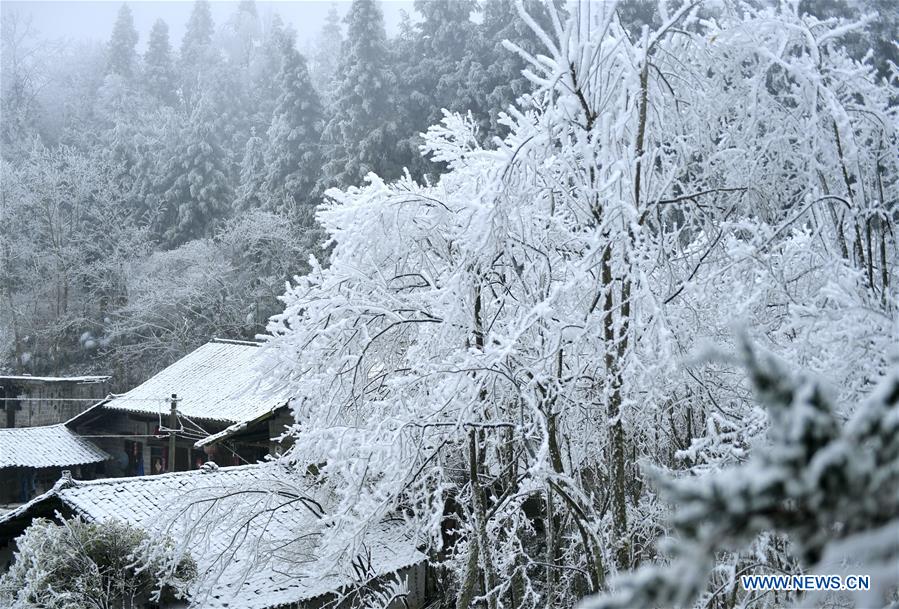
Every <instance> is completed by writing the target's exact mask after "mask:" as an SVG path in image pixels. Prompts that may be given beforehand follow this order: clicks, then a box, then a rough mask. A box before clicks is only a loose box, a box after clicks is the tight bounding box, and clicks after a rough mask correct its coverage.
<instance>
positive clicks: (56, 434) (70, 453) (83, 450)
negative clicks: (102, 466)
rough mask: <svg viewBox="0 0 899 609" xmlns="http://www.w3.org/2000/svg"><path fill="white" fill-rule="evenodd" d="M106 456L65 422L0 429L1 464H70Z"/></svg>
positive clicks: (4, 465)
mask: <svg viewBox="0 0 899 609" xmlns="http://www.w3.org/2000/svg"><path fill="white" fill-rule="evenodd" d="M106 459H109V455H107V454H106V453H105V452H103V451H102V450H100V449H99V448H97V447H96V446H94V445H93V444H91V443H90V442H88V441H87V440H84V439H82V438H80V437H78V436H77V435H75V434H74V433H73V432H72V431H70V430H69V429H68V428H67V427H66V426H65V425H62V424H60V425H47V426H44V427H14V428H10V429H0V467H35V468H39V467H69V466H73V465H82V464H85V463H99V462H100V461H105V460H106Z"/></svg>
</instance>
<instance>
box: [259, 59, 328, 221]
mask: <svg viewBox="0 0 899 609" xmlns="http://www.w3.org/2000/svg"><path fill="white" fill-rule="evenodd" d="M282 52H283V60H282V64H281V70H280V71H279V73H278V83H279V84H280V88H281V93H280V95H279V96H278V101H277V103H276V105H275V111H274V114H273V115H272V123H271V125H270V126H269V129H268V148H267V149H266V151H265V164H266V168H267V175H266V178H265V186H264V190H265V196H266V206H267V207H268V208H269V209H270V211H274V212H280V213H282V214H285V215H287V216H295V215H296V214H297V213H298V210H299V208H300V207H302V206H307V207H309V208H310V210H311V208H313V207H314V206H315V205H316V204H317V203H318V196H319V192H318V191H317V182H318V179H319V177H320V174H321V167H322V155H321V132H322V121H323V118H322V107H321V101H320V100H319V98H318V94H317V93H316V92H315V88H314V87H313V86H312V81H311V80H310V78H309V71H308V70H307V68H306V60H305V59H304V58H303V56H302V55H300V54H299V53H298V52H297V50H296V49H295V48H294V47H293V45H290V46H285V47H284V49H283V50H282ZM307 215H310V216H311V213H309V214H307Z"/></svg>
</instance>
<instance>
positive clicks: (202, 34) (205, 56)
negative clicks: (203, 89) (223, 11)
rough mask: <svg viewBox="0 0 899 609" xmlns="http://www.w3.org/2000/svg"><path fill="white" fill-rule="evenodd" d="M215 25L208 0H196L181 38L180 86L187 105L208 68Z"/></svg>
mask: <svg viewBox="0 0 899 609" xmlns="http://www.w3.org/2000/svg"><path fill="white" fill-rule="evenodd" d="M214 32H215V25H214V23H213V21H212V11H211V10H210V8H209V1H208V0H196V2H194V8H193V11H192V12H191V14H190V19H189V20H188V22H187V31H186V32H185V33H184V38H182V39H181V88H182V95H183V97H184V100H185V102H187V104H188V107H190V103H191V101H192V100H193V99H194V98H195V97H196V91H197V90H198V89H199V87H200V83H199V80H200V76H201V75H202V73H203V72H205V71H206V70H208V69H209V67H210V65H209V64H210V63H211V59H212V55H213V53H212V50H211V48H210V47H211V44H212V35H213V33H214Z"/></svg>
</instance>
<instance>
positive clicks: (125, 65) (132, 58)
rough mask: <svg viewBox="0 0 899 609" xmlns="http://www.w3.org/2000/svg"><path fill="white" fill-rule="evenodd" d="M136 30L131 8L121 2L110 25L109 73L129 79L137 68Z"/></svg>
mask: <svg viewBox="0 0 899 609" xmlns="http://www.w3.org/2000/svg"><path fill="white" fill-rule="evenodd" d="M137 40H138V34H137V30H136V29H135V28H134V17H133V16H132V14H131V8H129V6H128V5H127V4H122V6H121V8H120V9H119V14H118V17H116V21H115V25H113V27H112V37H111V38H110V39H109V51H108V57H109V59H108V66H107V72H108V73H109V74H116V75H117V76H120V77H122V78H124V79H125V80H131V79H132V78H133V77H134V75H135V71H136V70H137Z"/></svg>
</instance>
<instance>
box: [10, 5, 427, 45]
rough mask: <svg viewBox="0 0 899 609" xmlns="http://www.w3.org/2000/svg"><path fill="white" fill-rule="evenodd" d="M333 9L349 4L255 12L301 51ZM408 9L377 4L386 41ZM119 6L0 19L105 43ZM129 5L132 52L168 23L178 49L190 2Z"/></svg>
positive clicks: (217, 16) (216, 10)
mask: <svg viewBox="0 0 899 609" xmlns="http://www.w3.org/2000/svg"><path fill="white" fill-rule="evenodd" d="M332 4H333V5H335V6H336V7H337V10H338V12H339V13H340V15H341V17H343V16H344V15H346V12H347V10H348V9H349V6H350V0H337V1H332V0H282V1H265V0H263V1H261V2H257V3H256V8H257V11H258V13H259V17H260V19H261V20H262V22H263V23H267V22H268V21H269V20H270V19H271V16H272V15H273V14H274V13H277V14H279V15H281V17H282V18H283V19H284V21H285V22H286V23H289V24H290V25H292V26H293V27H294V29H295V30H296V31H297V37H298V39H299V42H300V44H301V45H302V44H303V43H305V42H306V41H308V40H311V39H313V38H314V37H315V35H316V34H317V33H318V30H319V29H321V26H322V24H323V23H324V20H325V16H326V15H327V14H328V10H329V9H330V8H331V5H332ZM412 4H413V3H412V0H389V1H387V2H382V3H381V8H382V10H383V11H384V25H385V29H386V30H387V34H388V35H392V34H393V33H394V32H395V31H396V29H397V26H398V25H399V23H400V19H401V18H402V12H403V11H405V12H407V13H409V14H410V15H413V8H412ZM121 5H122V3H121V2H118V1H117V0H97V1H94V2H85V1H83V0H50V1H49V2H41V1H37V2H34V1H31V2H28V1H22V0H12V1H8V2H7V1H4V2H0V19H2V18H3V16H5V15H7V14H9V13H10V12H13V11H15V12H18V13H21V14H22V15H26V16H30V17H31V19H32V24H33V26H34V28H35V30H36V31H37V32H38V33H39V34H40V35H41V37H43V38H50V39H62V40H71V41H80V40H106V39H108V38H109V33H110V32H111V31H112V25H113V23H115V18H116V14H117V13H118V11H119V7H120V6H121ZM128 5H129V6H130V7H131V11H132V13H133V15H134V27H135V29H136V30H137V32H138V35H139V36H140V38H139V39H138V43H137V48H138V50H139V51H141V52H142V51H143V50H144V49H146V44H147V38H148V35H149V32H150V28H151V27H152V26H153V22H155V21H156V20H157V19H162V20H164V21H165V22H166V23H168V26H169V33H170V36H171V39H172V42H173V43H174V44H176V45H177V44H178V42H179V41H180V40H181V37H182V36H183V35H184V29H185V24H186V23H187V20H188V18H189V17H190V11H191V8H192V6H193V2H189V1H187V0H156V1H152V2H148V1H143V2H130V3H128ZM237 5H238V2H236V1H234V0H217V1H214V2H212V3H211V8H212V17H213V19H214V20H215V22H216V23H223V22H224V21H226V20H227V19H228V17H229V16H231V15H232V14H233V13H234V11H235V9H236V8H237ZM413 16H414V15H413Z"/></svg>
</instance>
